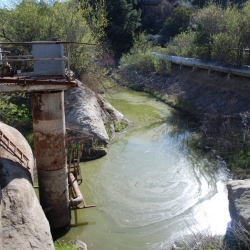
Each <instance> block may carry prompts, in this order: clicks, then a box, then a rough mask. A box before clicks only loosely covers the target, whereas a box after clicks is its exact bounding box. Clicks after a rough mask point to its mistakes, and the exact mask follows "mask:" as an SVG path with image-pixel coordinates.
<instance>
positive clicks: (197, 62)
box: [153, 52, 250, 77]
mask: <svg viewBox="0 0 250 250" xmlns="http://www.w3.org/2000/svg"><path fill="white" fill-rule="evenodd" d="M153 55H154V56H156V57H157V58H159V59H163V60H167V61H170V62H172V63H175V64H179V65H183V66H189V67H196V68H201V69H207V70H210V71H211V70H212V71H217V72H223V73H231V74H233V75H238V76H244V77H250V66H247V65H244V66H239V67H237V66H232V65H229V64H225V63H219V62H213V61H205V60H201V59H194V58H185V57H180V56H169V55H162V54H158V53H155V52H153Z"/></svg>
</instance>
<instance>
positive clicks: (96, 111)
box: [65, 81, 128, 160]
mask: <svg viewBox="0 0 250 250" xmlns="http://www.w3.org/2000/svg"><path fill="white" fill-rule="evenodd" d="M77 83H78V87H77V88H72V89H71V90H69V91H66V92H65V116H66V128H67V134H68V137H84V136H85V137H86V136H89V138H86V139H85V144H84V148H83V154H82V160H90V159H95V158H99V157H101V156H104V155H105V154H107V147H108V142H109V141H110V140H111V139H112V137H113V136H114V133H115V131H119V130H122V129H123V128H125V127H126V126H127V125H128V121H127V119H126V118H125V117H124V116H123V115H122V114H121V113H120V112H119V111H117V110H116V109H115V108H114V107H112V106H111V105H110V104H108V103H107V102H106V101H105V100H104V99H103V98H102V97H101V96H100V95H98V94H96V93H94V92H93V91H91V90H90V89H89V88H87V87H86V86H84V85H83V83H81V82H80V81H77Z"/></svg>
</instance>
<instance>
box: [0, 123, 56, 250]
mask: <svg viewBox="0 0 250 250" xmlns="http://www.w3.org/2000/svg"><path fill="white" fill-rule="evenodd" d="M0 131H1V133H2V135H4V140H5V141H7V139H6V138H8V140H9V141H11V142H12V143H13V144H12V143H10V144H11V147H12V148H11V147H9V148H8V146H7V145H6V144H5V143H3V141H0V191H1V192H0V201H1V205H0V212H1V217H0V218H1V221H0V222H1V225H0V230H1V229H2V235H1V234H0V236H2V237H1V238H0V240H1V241H0V243H2V248H3V249H11V250H14V249H18V250H19V249H37V250H39V249H40V250H44V249H46V250H50V249H54V244H53V240H52V237H51V233H50V227H49V223H48V221H47V219H46V217H45V215H44V212H43V210H42V207H41V206H40V203H39V201H38V199H37V197H36V194H35V191H34V188H33V184H32V177H31V176H32V169H33V166H34V159H33V154H32V151H31V148H30V146H29V144H28V143H27V141H26V140H25V138H24V137H23V136H22V135H21V134H20V133H19V132H18V131H17V130H16V129H14V128H12V127H10V126H8V125H6V124H3V123H0ZM13 145H15V146H16V152H17V150H20V151H21V152H22V153H23V154H24V155H25V156H26V157H27V158H28V160H29V161H28V167H29V169H30V171H29V170H28V168H27V164H26V163H25V162H22V161H20V159H18V158H19V157H18V154H15V153H13V150H12V149H13V148H14V147H13ZM0 233H1V231H0ZM0 249H1V246H0Z"/></svg>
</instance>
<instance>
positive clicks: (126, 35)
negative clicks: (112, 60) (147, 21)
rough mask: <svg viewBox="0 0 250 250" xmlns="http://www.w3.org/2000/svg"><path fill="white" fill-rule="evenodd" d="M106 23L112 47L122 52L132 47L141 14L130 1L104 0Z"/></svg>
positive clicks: (133, 2) (134, 2)
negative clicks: (106, 13)
mask: <svg viewBox="0 0 250 250" xmlns="http://www.w3.org/2000/svg"><path fill="white" fill-rule="evenodd" d="M106 4H107V12H108V15H107V16H108V21H109V24H108V26H107V28H106V32H107V36H108V39H109V41H110V42H111V44H112V45H114V46H116V48H118V49H119V50H121V51H120V52H119V53H118V54H121V52H123V51H127V50H128V49H129V48H130V47H131V46H132V38H133V34H134V32H135V31H136V29H137V28H138V27H139V26H140V15H141V12H140V11H138V10H136V8H135V6H136V4H137V2H136V1H132V0H116V1H113V0H106ZM133 4H134V5H133Z"/></svg>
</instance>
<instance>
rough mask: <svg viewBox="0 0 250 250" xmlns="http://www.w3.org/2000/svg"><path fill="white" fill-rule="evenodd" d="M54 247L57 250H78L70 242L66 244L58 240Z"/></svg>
mask: <svg viewBox="0 0 250 250" xmlns="http://www.w3.org/2000/svg"><path fill="white" fill-rule="evenodd" d="M54 245H55V249H56V250H77V247H76V246H75V245H74V244H72V243H70V242H68V243H66V242H64V241H58V240H57V241H55V242H54Z"/></svg>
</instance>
